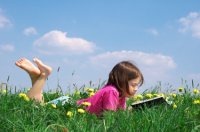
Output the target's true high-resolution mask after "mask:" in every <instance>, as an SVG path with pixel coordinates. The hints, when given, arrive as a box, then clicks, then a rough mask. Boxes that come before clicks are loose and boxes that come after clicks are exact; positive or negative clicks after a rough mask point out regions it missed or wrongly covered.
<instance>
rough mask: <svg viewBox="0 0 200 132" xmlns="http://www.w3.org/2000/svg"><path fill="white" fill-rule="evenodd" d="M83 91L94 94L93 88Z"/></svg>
mask: <svg viewBox="0 0 200 132" xmlns="http://www.w3.org/2000/svg"><path fill="white" fill-rule="evenodd" d="M85 91H87V92H94V89H93V88H85Z"/></svg>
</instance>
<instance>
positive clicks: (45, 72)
mask: <svg viewBox="0 0 200 132" xmlns="http://www.w3.org/2000/svg"><path fill="white" fill-rule="evenodd" d="M33 61H34V62H35V63H36V65H37V66H38V68H39V70H40V72H41V73H40V75H42V76H45V77H48V76H49V75H50V74H51V72H52V68H51V67H50V66H48V65H45V64H44V63H43V62H42V61H41V60H39V59H38V58H34V59H33Z"/></svg>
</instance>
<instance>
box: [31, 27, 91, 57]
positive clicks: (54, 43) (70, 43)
mask: <svg viewBox="0 0 200 132" xmlns="http://www.w3.org/2000/svg"><path fill="white" fill-rule="evenodd" d="M34 47H35V48H36V49H37V50H38V51H40V52H41V53H44V54H67V53H68V52H70V53H91V52H93V51H94V48H95V45H94V44H93V43H92V42H89V41H87V40H85V39H82V38H72V37H68V36H67V33H66V32H62V31H59V30H53V31H50V32H48V33H46V34H44V35H43V36H42V37H41V38H39V39H38V40H36V41H35V42H34Z"/></svg>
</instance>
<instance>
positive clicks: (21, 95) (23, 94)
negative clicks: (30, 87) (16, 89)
mask: <svg viewBox="0 0 200 132" xmlns="http://www.w3.org/2000/svg"><path fill="white" fill-rule="evenodd" d="M18 96H19V97H20V98H23V99H24V100H25V101H29V100H30V99H29V97H28V96H27V95H26V94H25V93H20V94H19V95H18Z"/></svg>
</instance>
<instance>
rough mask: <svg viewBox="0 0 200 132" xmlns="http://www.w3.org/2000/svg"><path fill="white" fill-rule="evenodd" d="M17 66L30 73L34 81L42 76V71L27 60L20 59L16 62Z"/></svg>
mask: <svg viewBox="0 0 200 132" xmlns="http://www.w3.org/2000/svg"><path fill="white" fill-rule="evenodd" d="M15 65H17V66H18V67H20V68H21V69H23V70H25V71H26V72H28V74H29V75H30V77H31V79H32V81H34V80H36V79H37V78H38V77H39V75H40V74H41V72H40V70H39V69H38V68H37V67H36V66H35V65H34V64H33V63H32V62H31V61H29V60H28V59H26V58H21V59H19V60H18V61H16V62H15Z"/></svg>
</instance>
